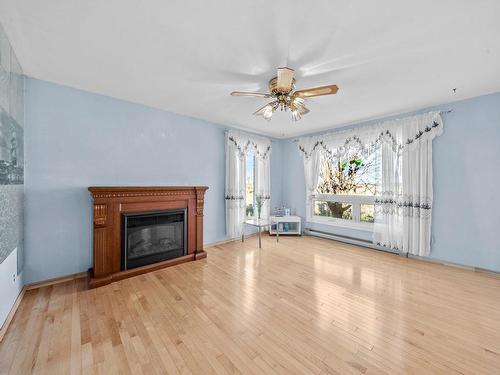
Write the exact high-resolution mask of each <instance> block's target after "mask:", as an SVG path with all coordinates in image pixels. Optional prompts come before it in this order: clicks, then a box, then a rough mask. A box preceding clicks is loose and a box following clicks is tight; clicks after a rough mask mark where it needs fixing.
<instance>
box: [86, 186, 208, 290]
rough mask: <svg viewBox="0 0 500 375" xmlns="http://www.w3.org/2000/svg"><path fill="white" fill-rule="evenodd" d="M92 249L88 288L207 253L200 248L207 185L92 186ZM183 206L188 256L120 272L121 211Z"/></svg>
mask: <svg viewBox="0 0 500 375" xmlns="http://www.w3.org/2000/svg"><path fill="white" fill-rule="evenodd" d="M88 189H89V191H90V193H91V195H92V198H93V218H94V251H93V268H92V270H91V278H90V282H89V286H90V287H97V286H102V285H106V284H109V283H111V282H113V281H116V280H121V279H124V278H126V277H131V276H135V275H138V274H141V273H145V272H149V271H152V270H156V269H160V268H164V267H168V266H172V265H175V264H180V263H184V262H188V261H192V260H197V259H202V258H205V257H206V256H207V253H206V252H205V251H204V250H203V206H204V197H205V191H206V190H207V189H208V187H207V186H148V187H138V186H137V187H134V186H126V187H122V186H113V187H101V186H92V187H89V188H88ZM177 208H184V209H186V210H187V217H186V220H187V255H185V256H181V257H179V258H175V259H171V260H166V261H162V262H158V263H154V264H151V265H148V266H144V267H139V268H134V269H131V270H127V271H121V269H120V265H121V251H122V250H121V246H122V228H121V223H122V214H125V213H131V212H148V211H161V210H167V209H177Z"/></svg>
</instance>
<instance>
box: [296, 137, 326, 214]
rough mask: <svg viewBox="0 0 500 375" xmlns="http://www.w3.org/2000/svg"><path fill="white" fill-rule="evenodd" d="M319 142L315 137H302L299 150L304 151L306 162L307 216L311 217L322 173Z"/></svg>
mask: <svg viewBox="0 0 500 375" xmlns="http://www.w3.org/2000/svg"><path fill="white" fill-rule="evenodd" d="M318 142H319V141H318V140H317V139H316V138H314V137H306V138H301V139H300V141H299V150H301V151H302V153H301V154H302V160H303V162H304V177H305V185H306V212H307V215H306V216H307V218H309V216H310V213H311V212H312V207H311V205H312V201H313V197H314V194H315V192H316V186H317V185H318V180H319V174H320V163H321V157H320V156H321V155H320V148H319V147H317V146H318V144H319V143H318Z"/></svg>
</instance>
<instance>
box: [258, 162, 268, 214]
mask: <svg viewBox="0 0 500 375" xmlns="http://www.w3.org/2000/svg"><path fill="white" fill-rule="evenodd" d="M255 194H256V196H260V197H261V198H262V202H263V204H262V209H261V213H260V218H261V219H268V218H269V215H270V213H271V207H270V201H271V162H270V158H269V157H266V158H262V157H258V156H257V155H256V156H255Z"/></svg>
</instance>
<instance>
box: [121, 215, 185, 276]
mask: <svg viewBox="0 0 500 375" xmlns="http://www.w3.org/2000/svg"><path fill="white" fill-rule="evenodd" d="M122 218H123V220H122V232H123V241H122V267H121V268H122V270H127V269H131V268H136V267H141V266H145V265H148V264H152V263H156V262H161V261H164V260H169V259H174V258H178V257H181V256H183V255H186V254H187V243H186V240H187V236H186V233H187V230H186V229H187V228H186V225H187V222H186V210H185V209H175V210H167V211H161V212H145V213H128V214H123V216H122Z"/></svg>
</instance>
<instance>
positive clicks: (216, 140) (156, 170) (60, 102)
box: [25, 79, 281, 283]
mask: <svg viewBox="0 0 500 375" xmlns="http://www.w3.org/2000/svg"><path fill="white" fill-rule="evenodd" d="M26 88H27V90H26V91H27V97H26V115H27V118H26V122H27V124H28V129H29V131H28V132H26V187H25V188H26V231H25V233H26V239H25V242H26V252H27V254H26V272H25V274H26V282H27V283H30V282H35V281H38V280H44V279H48V278H52V277H57V276H61V275H68V274H71V273H75V272H81V271H84V270H87V269H88V268H89V267H90V266H91V251H92V244H91V241H92V222H91V217H92V216H91V199H90V195H89V192H88V191H87V187H88V186H93V185H208V186H209V190H208V191H207V193H206V202H205V220H204V222H205V228H204V233H205V243H212V242H216V241H221V240H224V239H225V238H226V234H225V212H224V173H225V172H224V165H225V161H224V130H225V129H224V127H222V126H219V125H216V124H212V123H208V122H205V121H201V120H196V119H193V118H188V117H184V116H179V115H176V114H173V113H167V112H164V111H160V110H156V109H152V108H149V107H145V106H142V105H136V104H132V103H129V102H125V101H121V100H117V99H113V98H109V97H105V96H101V95H95V94H91V93H88V92H84V91H80V90H76V89H71V88H68V87H63V86H59V85H55V84H51V83H48V82H44V81H39V80H35V79H28V80H27V87H26ZM274 147H276V150H274ZM279 147H280V145H279V144H276V145H275V144H274V143H273V151H272V154H271V162H272V168H273V169H279V167H278V165H279V164H281V161H280V159H279V157H280V155H281V154H280V150H279ZM275 155H276V156H275ZM277 164H278V165H277ZM272 182H273V194H276V195H278V194H280V193H281V177H280V175H276V176H274V177H273V181H272ZM273 198H274V199H277V200H279V201H280V200H281V199H280V198H278V197H276V196H275V197H273Z"/></svg>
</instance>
